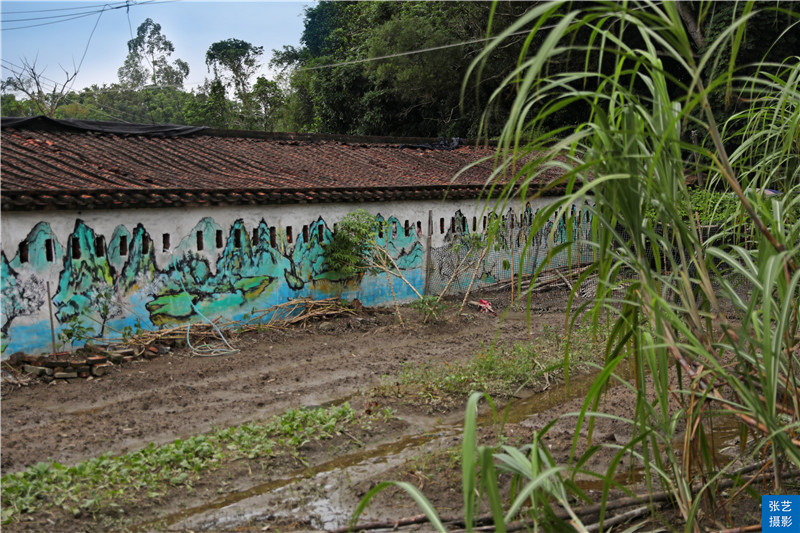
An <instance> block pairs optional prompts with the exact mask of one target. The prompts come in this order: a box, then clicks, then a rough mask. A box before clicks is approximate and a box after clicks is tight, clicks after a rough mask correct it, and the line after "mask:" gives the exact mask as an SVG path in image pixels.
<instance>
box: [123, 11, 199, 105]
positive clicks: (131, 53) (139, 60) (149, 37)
mask: <svg viewBox="0 0 800 533" xmlns="http://www.w3.org/2000/svg"><path fill="white" fill-rule="evenodd" d="M174 51H175V46H174V45H173V44H172V41H170V40H168V39H167V38H166V36H164V34H162V33H161V24H158V23H156V22H153V19H150V18H148V19H146V20H145V21H144V22H142V23H141V24H140V25H139V27H138V28H137V30H136V37H134V38H133V39H131V40H130V41H128V57H126V58H125V63H124V64H123V65H122V67H120V69H119V70H118V71H117V76H119V81H120V83H121V84H122V85H124V86H126V87H129V88H132V89H141V88H142V87H144V86H145V85H146V84H148V83H150V84H151V85H169V86H173V87H178V88H180V87H183V80H184V79H186V76H188V75H189V65H188V63H186V62H185V61H183V60H181V59H176V60H175V61H174V62H173V63H172V64H170V63H169V57H170V56H171V55H172V53H173V52H174Z"/></svg>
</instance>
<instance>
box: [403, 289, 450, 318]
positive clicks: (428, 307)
mask: <svg viewBox="0 0 800 533" xmlns="http://www.w3.org/2000/svg"><path fill="white" fill-rule="evenodd" d="M411 307H412V308H414V309H416V310H417V311H419V312H420V313H422V315H423V316H424V317H425V319H424V320H425V322H427V321H428V320H433V321H438V320H441V318H442V316H443V314H444V312H445V311H446V310H447V307H448V305H447V304H446V303H445V302H443V301H441V300H440V299H438V298H437V297H435V296H431V295H428V294H426V295H424V296H423V297H422V298H419V299H417V300H414V301H413V302H412V303H411Z"/></svg>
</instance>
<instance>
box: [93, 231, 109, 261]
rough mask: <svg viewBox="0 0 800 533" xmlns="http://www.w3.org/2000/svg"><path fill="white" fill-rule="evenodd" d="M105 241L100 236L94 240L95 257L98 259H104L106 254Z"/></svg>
mask: <svg viewBox="0 0 800 533" xmlns="http://www.w3.org/2000/svg"><path fill="white" fill-rule="evenodd" d="M105 244H106V243H105V240H104V239H103V236H102V235H98V236H97V237H95V238H94V255H96V256H97V257H103V256H104V255H105V252H106V246H105Z"/></svg>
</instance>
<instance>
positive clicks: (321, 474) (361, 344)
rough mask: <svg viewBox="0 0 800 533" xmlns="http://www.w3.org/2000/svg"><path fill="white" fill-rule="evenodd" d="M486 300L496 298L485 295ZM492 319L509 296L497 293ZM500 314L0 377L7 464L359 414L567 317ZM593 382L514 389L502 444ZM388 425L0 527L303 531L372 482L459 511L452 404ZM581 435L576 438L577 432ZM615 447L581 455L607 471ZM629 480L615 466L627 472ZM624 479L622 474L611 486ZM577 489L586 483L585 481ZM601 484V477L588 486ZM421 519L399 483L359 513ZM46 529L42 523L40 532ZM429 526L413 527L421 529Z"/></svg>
mask: <svg viewBox="0 0 800 533" xmlns="http://www.w3.org/2000/svg"><path fill="white" fill-rule="evenodd" d="M489 297H491V296H489ZM493 300H494V302H495V305H496V307H497V308H499V310H500V311H501V312H502V311H503V310H504V309H503V307H505V306H504V303H503V302H502V300H499V301H498V299H497V297H496V296H495V297H494V298H493ZM506 311H507V312H506V313H504V314H503V315H504V316H503V318H502V319H501V318H500V317H495V316H491V315H487V314H481V313H478V312H476V311H475V310H474V309H472V310H470V311H469V312H465V313H464V314H462V315H458V316H456V315H454V314H452V313H451V316H450V317H449V318H448V319H447V320H446V321H443V322H439V323H433V324H425V323H423V322H422V320H421V317H420V316H419V315H417V314H416V313H415V311H413V310H412V309H404V311H403V313H404V318H405V319H406V324H405V326H400V325H399V324H398V323H397V321H396V317H395V316H394V315H393V314H392V313H391V312H389V311H386V310H362V311H361V312H360V313H359V314H358V315H355V316H346V317H341V318H337V319H333V320H330V321H316V322H308V323H307V324H306V326H305V327H303V328H294V329H286V330H276V331H271V332H268V333H257V334H246V335H242V336H238V337H236V336H232V337H233V338H231V339H230V341H231V343H232V344H233V346H234V347H235V348H236V349H238V351H237V352H236V353H233V354H229V355H225V356H220V357H198V356H195V355H192V353H191V352H190V351H188V350H186V349H174V350H173V351H171V352H170V353H168V354H165V355H163V356H161V357H158V358H156V359H154V360H150V361H146V360H142V361H139V362H133V363H126V364H123V365H120V366H116V367H115V369H114V371H113V372H112V373H111V374H109V375H106V376H103V377H101V378H96V379H92V380H85V379H74V380H56V381H53V382H52V383H50V384H45V383H41V382H36V383H34V384H32V385H30V386H25V387H16V386H9V385H8V384H4V385H3V391H2V402H1V403H0V406H1V407H2V450H1V452H2V473H3V474H7V473H12V472H19V471H21V470H24V469H25V468H27V467H28V466H30V465H34V464H36V463H37V462H39V461H47V460H52V461H57V462H59V463H62V464H65V465H74V464H76V463H78V462H80V461H82V460H85V459H89V458H93V457H98V456H100V455H101V454H103V453H106V452H112V453H114V454H120V453H125V452H129V451H135V450H139V449H142V448H144V447H145V446H147V445H148V444H149V443H151V442H152V443H155V444H156V445H158V444H164V443H168V442H172V441H174V440H175V439H185V438H187V437H190V436H194V435H199V434H203V433H206V432H208V431H211V430H213V429H217V428H225V427H229V426H233V425H238V424H242V423H245V422H249V421H259V420H264V419H266V418H268V417H270V416H272V415H277V414H281V413H283V412H285V411H286V410H288V409H296V408H300V407H311V406H320V405H327V404H336V403H341V402H344V401H349V402H350V403H352V404H353V406H354V407H355V409H356V410H358V411H360V412H363V411H364V410H365V409H366V406H365V401H366V398H365V397H364V393H365V391H368V390H369V389H370V388H371V387H373V386H375V385H377V384H378V383H379V382H380V380H381V376H383V375H396V374H397V373H399V372H401V371H402V370H403V368H405V367H406V365H412V366H413V365H421V364H425V363H429V362H436V361H442V362H449V363H452V362H456V361H461V360H465V359H468V358H472V357H474V356H475V355H476V353H477V352H478V351H479V350H480V349H481V347H482V346H484V347H485V346H490V345H492V344H494V343H504V344H506V345H507V346H510V345H513V344H514V343H515V342H533V343H536V342H538V341H537V339H538V338H544V336H546V335H552V334H553V332H563V331H564V320H565V316H564V313H563V312H562V311H550V310H546V309H539V310H537V311H535V312H533V313H531V314H530V321H529V320H528V316H527V315H526V313H524V312H521V311H519V310H507V309H506ZM590 382H591V376H590V375H584V376H575V379H574V380H573V382H572V384H571V386H570V388H569V389H566V388H564V387H563V385H562V384H560V383H558V380H557V379H556V380H555V381H553V383H552V384H549V385H548V386H546V387H544V389H546V390H542V389H543V387H541V386H538V387H536V388H535V389H533V390H532V389H528V390H524V391H521V392H520V396H521V397H520V398H516V399H514V400H513V401H512V402H511V408H510V409H511V412H510V413H509V417H508V421H507V422H508V423H507V424H506V425H505V426H504V429H503V431H504V433H503V437H502V438H503V439H504V440H505V441H506V442H507V443H509V444H512V445H514V446H522V445H525V444H528V443H530V442H531V439H532V435H533V432H534V431H539V430H541V429H542V427H543V426H544V425H545V424H547V423H548V422H549V421H551V420H553V419H554V418H557V417H558V416H560V415H562V414H564V413H569V412H574V411H577V410H579V409H580V408H581V406H582V403H583V401H584V398H585V394H586V390H587V387H588V385H589V384H590ZM381 401H382V402H385V405H386V406H387V407H393V408H395V409H396V413H397V418H396V419H395V420H393V421H392V422H391V423H387V424H384V425H381V426H380V427H376V428H374V429H368V430H361V431H359V432H358V433H355V434H348V435H347V436H342V435H340V436H339V438H337V439H333V440H331V441H324V442H319V443H316V444H312V445H311V446H309V447H307V449H304V450H303V454H304V456H305V458H304V460H303V462H302V463H301V462H298V461H296V460H294V461H293V460H283V461H278V462H277V463H275V464H270V465H269V466H268V467H267V468H266V469H265V467H264V463H263V462H262V463H259V462H258V461H256V462H253V461H249V462H248V461H246V460H245V461H241V460H240V461H235V462H234V463H232V464H229V465H227V466H225V467H224V468H222V469H219V470H211V471H207V472H205V473H204V474H203V475H202V476H201V478H200V479H199V480H198V481H197V483H196V484H195V485H194V488H193V490H191V491H187V490H185V489H183V488H176V489H174V490H168V491H167V493H165V494H162V495H161V496H159V497H158V498H152V499H151V498H147V497H142V498H141V499H140V500H137V502H136V504H135V505H133V506H130V505H128V506H126V507H125V509H124V512H123V513H122V514H117V515H109V516H99V517H98V516H94V517H90V516H87V515H86V514H84V515H82V516H80V517H79V518H78V519H75V518H73V517H71V516H69V514H68V513H64V512H61V511H59V510H55V511H52V512H51V511H46V512H39V513H36V514H34V515H33V516H30V517H29V516H25V517H23V518H22V519H21V520H19V521H17V522H15V523H11V524H7V525H5V526H4V528H3V529H4V530H8V531H42V530H50V531H64V532H72V531H112V530H119V531H265V530H278V529H280V530H281V531H304V530H322V529H332V528H336V527H340V526H342V525H344V524H346V522H347V519H348V518H349V516H350V514H351V513H352V511H353V509H354V508H355V506H356V505H357V504H358V501H359V499H360V498H361V497H362V496H363V495H364V494H365V493H366V492H367V491H369V489H370V488H371V487H373V486H375V484H376V483H378V482H380V481H384V480H388V479H394V480H402V481H407V482H409V483H412V484H414V485H415V486H417V487H419V488H420V489H421V490H423V491H424V493H425V494H426V495H427V496H428V497H429V498H430V500H431V501H432V503H433V504H434V506H435V507H436V508H437V509H438V510H439V511H440V513H442V514H443V515H451V516H452V515H458V513H459V511H460V505H461V503H462V502H463V497H462V495H461V493H460V465H459V463H458V459H457V455H458V453H457V451H454V450H457V449H458V446H459V445H460V440H461V438H460V432H461V422H462V419H463V404H458V405H457V406H455V407H452V408H449V409H446V408H434V409H432V408H431V406H430V405H428V404H426V402H425V401H424V399H422V398H420V399H419V402H417V403H416V404H414V403H412V404H409V403H408V402H404V403H397V404H393V403H392V401H391V399H382V400H381ZM634 403H635V394H633V393H632V392H631V390H630V389H629V388H627V387H625V386H621V387H616V388H615V389H613V390H611V391H609V393H608V394H607V395H606V397H605V400H604V406H603V407H604V408H605V409H607V410H608V411H609V412H612V413H616V414H619V415H621V416H628V415H630V413H631V411H632V408H633V405H634ZM498 431H499V429H498V427H497V426H496V425H494V424H492V422H491V420H489V419H488V418H484V421H483V424H482V430H481V437H482V438H483V439H484V440H485V442H487V443H492V442H497V439H498V436H499V435H498ZM630 431H631V428H630V426H629V425H628V424H625V423H622V422H618V421H613V420H600V421H598V423H597V425H596V427H595V441H594V442H595V443H597V444H604V443H607V444H611V445H613V444H614V443H621V442H626V439H628V438H629V436H630ZM573 437H574V419H569V418H567V419H563V420H560V421H559V422H558V423H556V425H555V426H553V427H552V429H551V430H550V431H549V432H548V434H547V437H546V441H545V445H546V446H548V448H549V449H550V450H551V452H552V454H553V456H554V458H555V460H556V461H557V462H560V463H561V462H566V461H567V459H568V456H569V452H570V447H571V444H572V439H573ZM582 440H583V437H582ZM613 454H614V452H613V451H607V452H603V453H598V454H597V455H596V456H594V457H593V459H592V460H591V461H590V463H589V464H587V467H589V468H597V469H598V470H600V471H603V470H604V469H605V467H606V466H607V465H608V463H609V461H610V460H611V458H612V457H613ZM622 475H623V476H624V475H625V474H624V473H623V474H622ZM619 481H620V482H623V481H624V480H623V479H622V478H620V479H619ZM586 483H587V484H586V485H585V487H584V488H585V489H586V490H587V491H590V492H591V491H592V490H594V489H595V488H596V487H593V485H592V481H591V480H588V481H586ZM595 484H596V483H595ZM418 513H419V509H418V508H417V507H416V506H415V504H414V503H413V501H412V500H411V499H410V498H408V497H407V496H406V495H404V494H402V493H401V491H399V489H398V490H388V491H385V492H384V493H382V494H380V495H379V496H378V497H377V498H376V500H375V503H374V504H373V505H371V506H370V508H369V509H368V511H367V513H366V514H365V515H364V516H363V517H362V519H363V520H395V519H398V518H401V517H407V516H412V515H415V514H418ZM43 528H44V529H43ZM421 528H422V530H425V527H424V526H421Z"/></svg>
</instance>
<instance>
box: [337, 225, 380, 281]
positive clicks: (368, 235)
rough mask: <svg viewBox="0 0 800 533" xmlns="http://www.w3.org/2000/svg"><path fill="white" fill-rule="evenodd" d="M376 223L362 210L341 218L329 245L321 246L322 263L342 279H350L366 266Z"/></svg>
mask: <svg viewBox="0 0 800 533" xmlns="http://www.w3.org/2000/svg"><path fill="white" fill-rule="evenodd" d="M378 229H379V228H378V221H377V220H376V219H375V217H374V216H373V215H371V214H369V213H368V212H367V211H366V210H364V209H358V210H356V211H353V212H352V213H349V214H348V215H347V216H345V217H344V218H343V219H342V220H341V221H339V224H338V226H337V228H336V233H334V234H333V239H331V242H330V243H328V244H327V245H325V248H324V254H325V260H326V261H327V263H328V266H329V267H330V270H331V271H333V272H337V273H339V274H340V275H341V276H342V278H352V277H355V276H357V275H359V274H361V273H363V272H364V271H365V270H367V269H368V268H369V266H370V263H369V255H370V243H371V242H373V241H374V240H375V236H376V235H377V233H378Z"/></svg>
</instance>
